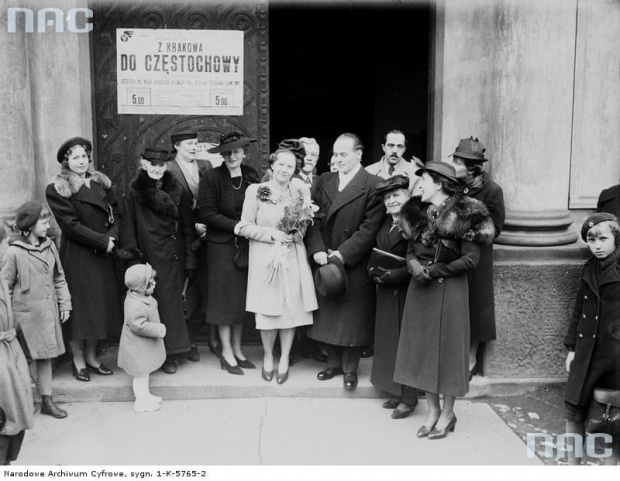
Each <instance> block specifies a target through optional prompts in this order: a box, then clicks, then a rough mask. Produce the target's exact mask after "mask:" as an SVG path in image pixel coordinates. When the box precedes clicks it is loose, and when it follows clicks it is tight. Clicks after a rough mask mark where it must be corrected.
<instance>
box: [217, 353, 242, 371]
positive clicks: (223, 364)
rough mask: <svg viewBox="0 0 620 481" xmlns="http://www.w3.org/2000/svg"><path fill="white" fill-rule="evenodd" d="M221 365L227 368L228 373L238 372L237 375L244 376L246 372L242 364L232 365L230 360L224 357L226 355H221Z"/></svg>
mask: <svg viewBox="0 0 620 481" xmlns="http://www.w3.org/2000/svg"><path fill="white" fill-rule="evenodd" d="M220 367H221V368H222V369H226V370H227V371H228V374H236V375H237V376H243V375H244V374H245V373H244V372H243V369H241V367H240V366H231V365H230V364H229V363H228V361H227V360H226V359H224V356H220Z"/></svg>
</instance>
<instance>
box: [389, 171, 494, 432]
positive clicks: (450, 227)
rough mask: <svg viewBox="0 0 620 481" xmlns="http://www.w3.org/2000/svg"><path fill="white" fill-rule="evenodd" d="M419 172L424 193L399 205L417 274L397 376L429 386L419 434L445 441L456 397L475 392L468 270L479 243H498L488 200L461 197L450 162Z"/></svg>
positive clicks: (409, 293)
mask: <svg viewBox="0 0 620 481" xmlns="http://www.w3.org/2000/svg"><path fill="white" fill-rule="evenodd" d="M416 175H421V176H422V180H421V182H420V192H421V196H422V197H421V198H419V197H414V198H412V199H411V200H409V201H408V202H407V203H406V204H405V205H404V206H403V208H402V210H401V221H402V227H403V231H404V232H405V233H406V235H407V237H408V238H409V239H410V246H412V248H409V251H408V252H407V264H408V267H409V271H410V272H411V273H412V275H413V279H412V280H411V282H410V283H409V290H408V291H407V300H406V301H405V308H404V312H403V320H402V327H401V332H400V339H399V344H398V352H397V355H396V368H395V372H394V381H395V382H398V383H401V384H405V385H407V386H412V387H416V388H418V389H422V390H423V391H426V399H427V402H428V407H429V411H428V416H427V418H426V421H425V422H424V425H423V426H422V427H421V428H420V429H419V430H418V433H417V436H418V437H419V438H422V437H428V438H429V439H441V438H444V437H446V436H447V435H448V433H449V432H451V431H454V428H455V425H456V415H455V414H454V403H455V401H456V398H457V397H459V396H464V395H465V394H466V393H467V391H468V390H469V376H468V358H469V298H468V281H467V275H468V273H469V272H471V271H472V270H473V269H474V268H475V267H476V264H477V263H478V258H479V256H480V245H481V244H484V243H489V242H492V240H493V235H494V233H495V230H494V228H493V221H492V220H491V218H490V217H489V216H488V214H489V212H488V210H487V208H486V207H485V206H484V204H483V203H482V202H479V201H477V200H475V199H472V198H470V197H466V196H463V195H462V194H461V190H462V187H461V186H460V184H459V182H458V180H457V178H456V171H455V169H454V167H453V166H452V165H450V164H447V163H444V162H428V163H427V164H426V165H425V166H424V168H422V169H419V170H418V171H417V172H416ZM422 203H427V204H428V203H430V204H432V205H431V206H430V207H428V208H426V206H425V205H424V204H422ZM440 395H443V408H441V407H440V404H439V398H440Z"/></svg>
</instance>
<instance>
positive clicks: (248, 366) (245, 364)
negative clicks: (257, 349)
mask: <svg viewBox="0 0 620 481" xmlns="http://www.w3.org/2000/svg"><path fill="white" fill-rule="evenodd" d="M235 359H236V360H237V364H239V365H240V366H241V367H242V368H243V369H256V366H255V365H254V364H253V363H252V362H251V361H250V360H248V359H239V358H238V357H237V356H235Z"/></svg>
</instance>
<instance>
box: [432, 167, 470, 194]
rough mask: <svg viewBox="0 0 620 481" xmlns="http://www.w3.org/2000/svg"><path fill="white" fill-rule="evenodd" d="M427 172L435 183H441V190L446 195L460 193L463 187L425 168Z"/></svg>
mask: <svg viewBox="0 0 620 481" xmlns="http://www.w3.org/2000/svg"><path fill="white" fill-rule="evenodd" d="M425 173H427V174H428V175H429V176H430V177H431V179H433V182H435V184H441V188H442V190H443V191H444V192H445V193H446V194H448V195H462V194H463V190H464V187H463V186H462V185H461V184H460V183H458V182H454V181H453V180H450V179H448V178H446V177H444V176H443V175H440V174H437V173H436V172H433V171H430V170H427V171H426V172H425Z"/></svg>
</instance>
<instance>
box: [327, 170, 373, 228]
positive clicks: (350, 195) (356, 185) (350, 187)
mask: <svg viewBox="0 0 620 481" xmlns="http://www.w3.org/2000/svg"><path fill="white" fill-rule="evenodd" d="M368 175H369V174H368V173H367V172H366V170H365V169H364V168H363V167H362V168H361V169H360V170H359V171H358V172H357V174H355V177H353V178H352V179H351V182H349V183H348V184H347V186H346V187H345V188H344V190H343V191H342V192H338V184H339V179H338V174H335V175H334V181H335V192H336V193H337V194H336V196H335V197H334V201H333V202H332V205H331V207H330V209H329V212H328V213H327V220H329V219H330V218H331V217H332V216H333V215H334V214H335V213H336V212H337V211H338V210H339V209H341V208H342V207H344V206H345V205H347V204H348V203H350V202H353V201H354V200H355V199H357V198H358V197H361V196H362V195H364V181H365V180H366V177H368ZM331 180H332V179H330V181H331Z"/></svg>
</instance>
